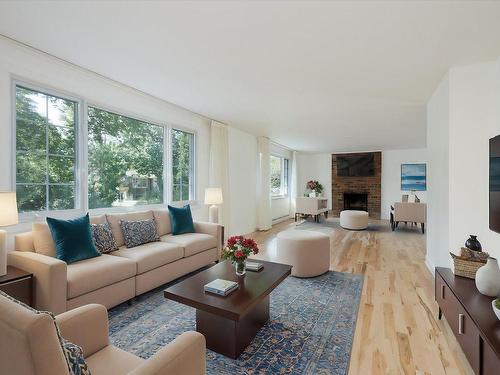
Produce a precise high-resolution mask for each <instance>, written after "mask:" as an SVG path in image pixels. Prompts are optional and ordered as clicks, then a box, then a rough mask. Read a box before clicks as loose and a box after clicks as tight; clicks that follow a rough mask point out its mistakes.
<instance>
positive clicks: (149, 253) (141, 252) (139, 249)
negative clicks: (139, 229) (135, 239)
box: [113, 242, 184, 274]
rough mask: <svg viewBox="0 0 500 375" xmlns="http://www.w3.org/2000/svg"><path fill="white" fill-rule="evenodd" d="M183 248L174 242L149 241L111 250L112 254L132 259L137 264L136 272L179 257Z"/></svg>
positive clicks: (156, 266)
mask: <svg viewBox="0 0 500 375" xmlns="http://www.w3.org/2000/svg"><path fill="white" fill-rule="evenodd" d="M183 254H184V249H183V248H182V247H181V246H179V245H176V244H172V243H165V242H150V243H146V244H144V245H140V246H136V247H132V248H126V247H122V248H121V249H120V250H118V251H115V252H113V255H116V256H119V257H123V258H127V259H130V260H133V261H134V262H135V263H136V264H137V274H141V273H144V272H147V271H150V270H152V269H155V268H158V267H161V266H163V265H165V264H168V263H172V262H174V261H176V260H178V259H181V258H182V256H183Z"/></svg>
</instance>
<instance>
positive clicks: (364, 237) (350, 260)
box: [250, 218, 473, 375]
mask: <svg viewBox="0 0 500 375" xmlns="http://www.w3.org/2000/svg"><path fill="white" fill-rule="evenodd" d="M337 222H338V219H335V218H333V219H329V220H328V223H327V224H324V222H323V224H314V223H312V222H310V223H309V222H307V223H305V224H302V225H301V226H302V228H304V226H305V227H307V229H309V228H314V229H316V228H317V229H319V230H321V231H323V232H326V233H329V235H330V237H331V258H330V259H331V264H330V269H331V270H334V271H340V272H351V273H356V274H363V275H364V277H365V279H364V285H363V294H362V297H361V304H360V309H359V313H358V322H357V325H356V333H355V337H354V343H353V349H352V353H351V363H350V368H349V374H350V375H368V374H373V375H377V374H387V375H388V374H391V375H392V374H405V375H407V374H433V375H438V374H467V375H471V374H473V372H472V370H471V368H470V366H469V364H468V362H467V360H466V359H465V357H464V355H463V353H462V352H461V350H460V349H459V346H458V343H457V342H456V340H455V338H454V336H453V334H452V333H451V331H450V329H449V327H448V325H447V324H446V323H445V322H444V321H440V320H438V319H437V304H436V303H435V302H434V289H433V280H434V279H433V276H432V275H431V273H430V272H429V270H428V269H427V267H426V265H425V236H424V235H422V234H421V232H420V230H419V228H418V227H411V226H410V225H408V227H405V225H402V226H400V229H399V230H398V231H396V232H391V230H390V226H389V223H388V222H386V221H371V222H370V229H369V230H367V231H348V230H344V229H342V228H340V226H339V225H338V224H337ZM294 225H295V224H294V222H293V221H285V222H282V223H280V224H277V225H275V226H273V228H272V229H271V230H269V231H267V232H256V233H252V234H250V236H251V237H252V238H254V239H255V240H256V241H257V242H258V243H259V245H260V249H261V251H260V254H259V255H258V256H257V257H260V258H262V259H266V260H271V261H278V259H277V257H276V238H275V237H276V234H277V233H278V232H280V231H282V230H286V229H290V228H293V226H294ZM315 225H316V226H317V227H314V226H315Z"/></svg>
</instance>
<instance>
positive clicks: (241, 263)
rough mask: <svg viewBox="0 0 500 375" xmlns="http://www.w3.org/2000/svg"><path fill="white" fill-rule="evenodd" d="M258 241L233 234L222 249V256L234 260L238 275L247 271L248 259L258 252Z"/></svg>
mask: <svg viewBox="0 0 500 375" xmlns="http://www.w3.org/2000/svg"><path fill="white" fill-rule="evenodd" d="M258 253H259V248H258V247H257V242H255V241H254V240H253V239H251V238H245V237H243V236H232V237H229V238H228V240H227V244H226V246H225V247H224V249H222V258H223V259H228V260H230V261H231V262H233V264H234V267H235V269H236V275H238V276H241V275H244V274H245V272H246V260H247V258H248V257H249V256H250V255H252V254H258Z"/></svg>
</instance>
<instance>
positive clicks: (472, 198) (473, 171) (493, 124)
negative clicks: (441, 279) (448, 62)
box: [449, 59, 500, 257]
mask: <svg viewBox="0 0 500 375" xmlns="http://www.w3.org/2000/svg"><path fill="white" fill-rule="evenodd" d="M449 74H450V128H449V129H450V130H449V132H450V134H449V136H450V142H449V145H450V146H449V147H450V149H449V157H450V159H449V165H450V168H449V193H450V196H449V205H450V206H449V207H450V210H449V236H450V248H451V249H457V248H459V247H460V246H462V245H463V243H464V241H465V240H466V239H467V237H468V235H469V234H477V235H478V239H479V240H480V241H481V243H482V244H483V248H484V249H485V250H486V251H488V252H489V253H490V254H491V255H492V256H496V257H499V256H500V234H498V233H495V232H493V231H491V230H490V229H489V186H488V185H489V170H488V169H489V139H490V138H492V137H494V136H496V135H499V134H500V59H499V60H497V61H495V62H490V63H486V64H475V65H470V66H465V67H460V68H453V69H451V70H450V73H449Z"/></svg>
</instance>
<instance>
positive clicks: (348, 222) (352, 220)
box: [340, 210, 368, 230]
mask: <svg viewBox="0 0 500 375" xmlns="http://www.w3.org/2000/svg"><path fill="white" fill-rule="evenodd" d="M340 226H341V227H342V228H345V229H353V230H363V229H366V228H367V227H368V212H366V211H358V210H344V211H342V212H341V213H340Z"/></svg>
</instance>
